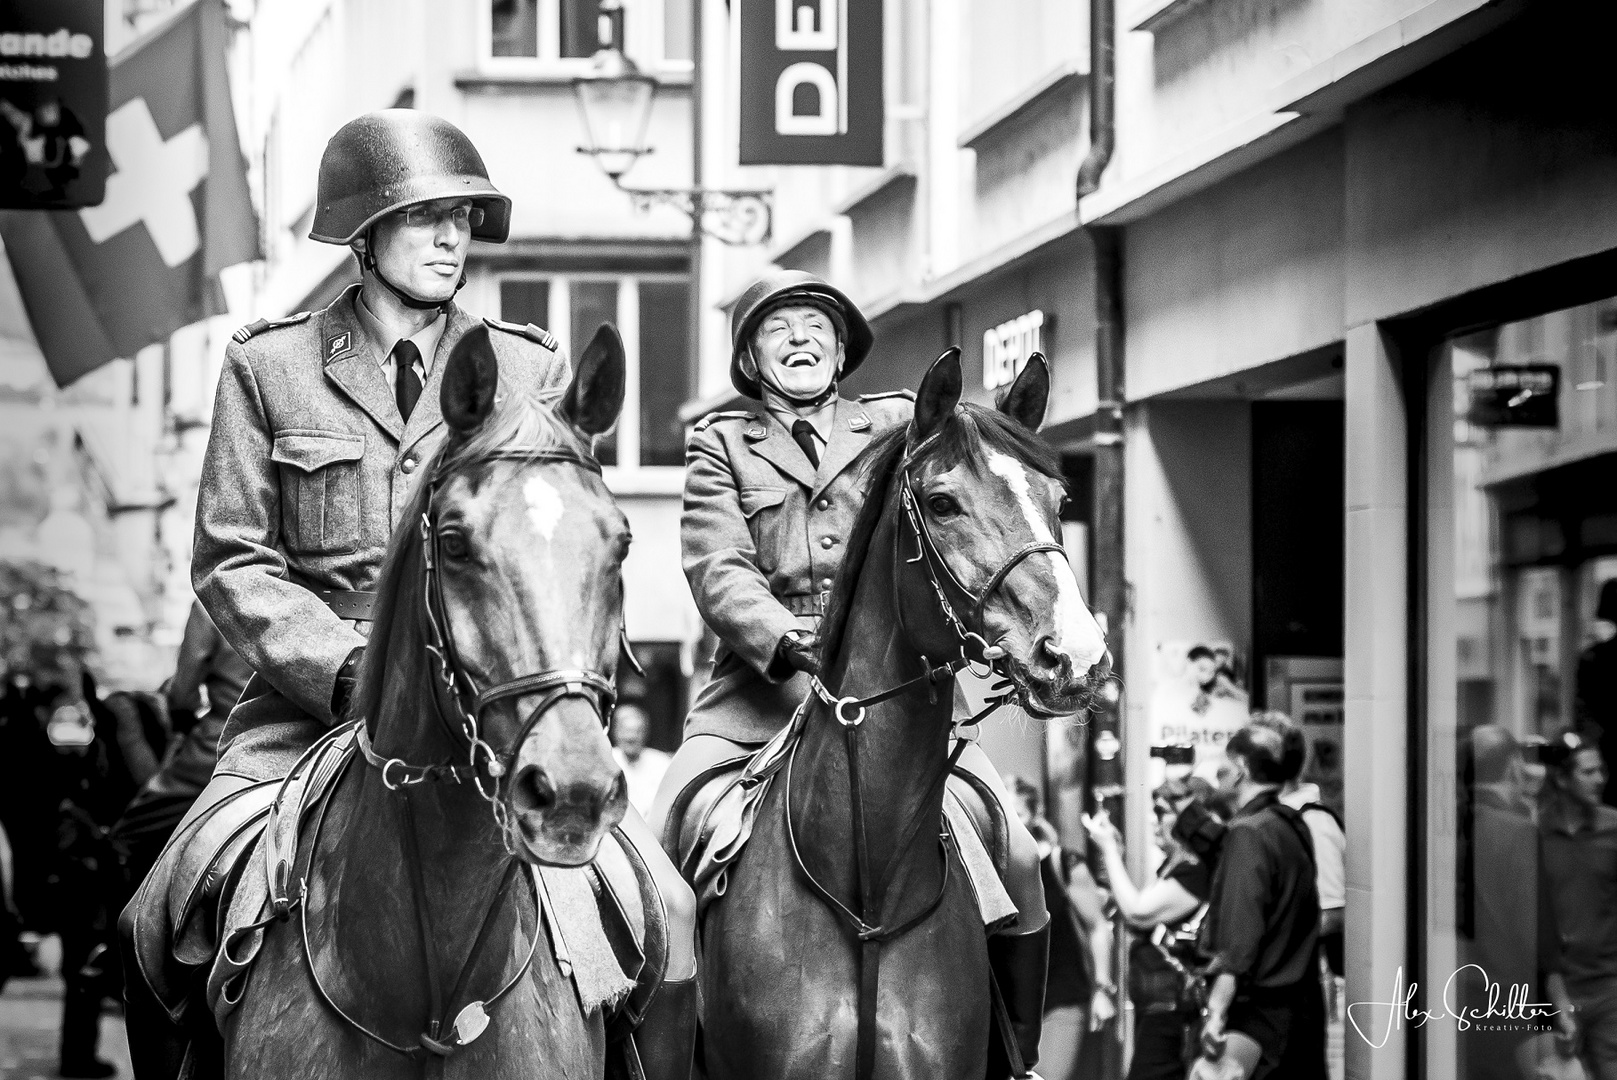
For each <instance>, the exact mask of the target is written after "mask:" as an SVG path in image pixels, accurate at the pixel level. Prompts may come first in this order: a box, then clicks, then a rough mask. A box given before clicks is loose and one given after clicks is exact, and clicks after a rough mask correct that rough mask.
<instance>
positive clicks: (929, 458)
mask: <svg viewBox="0 0 1617 1080" xmlns="http://www.w3.org/2000/svg"><path fill="white" fill-rule="evenodd" d="M909 434H910V425H908V424H906V425H904V426H902V427H895V428H892V429H891V430H889V431H885V432H883V433H882V434H880V435H878V436H876V438H875V440H874V441H873V442H872V443H871V444H870V447H869V449H867V450H866V451H865V464H864V465H863V466H862V468H863V470H864V474H865V477H866V479H867V484H866V489H865V490H866V492H867V494H866V496H865V503H864V505H863V506H861V507H860V508H859V515H858V517H856V518H855V519H854V523H853V529H852V530H851V531H850V532H849V534H848V544H847V554H846V555H844V556H843V559H842V567H841V569H840V570H838V572H837V577H836V582H835V583H834V584H833V585H832V587H831V598H830V600H829V601H828V602H827V604H826V609H825V618H824V620H823V621H822V622H821V624H820V669H821V670H822V671H829V670H830V669H831V662H832V661H833V660H834V659H836V656H837V653H838V651H839V650H840V649H841V647H842V637H843V633H844V631H845V630H846V629H847V626H848V619H849V617H850V616H851V615H852V614H853V601H854V596H855V594H856V593H857V592H858V589H859V578H860V575H861V573H862V572H863V570H864V567H865V561H866V559H867V558H868V557H869V555H870V547H871V543H872V541H873V540H874V539H875V536H876V529H877V526H879V525H880V524H881V522H882V519H883V518H884V516H885V515H886V513H887V504H888V503H889V502H890V501H891V499H892V496H893V485H894V483H896V482H898V479H899V476H900V472H901V469H900V466H901V465H902V464H903V461H904V451H905V449H906V448H907V443H908V440H909ZM985 450H998V451H999V452H1000V453H1003V454H1006V455H1008V456H1010V457H1012V458H1015V459H1016V460H1017V461H1019V462H1021V463H1022V464H1023V465H1026V466H1027V467H1029V468H1031V469H1033V470H1035V471H1037V472H1039V473H1042V474H1044V475H1045V476H1048V477H1051V478H1052V479H1055V480H1063V481H1064V480H1065V477H1064V476H1063V475H1062V472H1061V461H1060V459H1059V458H1058V457H1057V456H1056V454H1055V452H1054V451H1052V450H1051V449H1050V448H1049V447H1048V446H1046V445H1045V444H1044V443H1042V442H1040V441H1039V439H1038V437H1037V436H1035V435H1034V434H1033V433H1032V432H1030V431H1029V430H1028V429H1027V428H1025V427H1023V426H1022V425H1021V424H1019V423H1017V422H1016V421H1015V420H1012V419H1011V418H1010V417H1008V416H1006V415H1005V414H1003V413H1001V412H999V411H998V410H997V409H992V408H989V407H988V406H986V405H978V404H975V403H973V402H969V401H966V402H961V403H960V404H959V405H958V406H956V407H955V409H954V411H953V412H951V413H950V414H949V415H948V416H946V417H944V420H943V423H942V425H941V426H940V427H939V429H938V431H937V434H936V435H935V436H934V437H933V438H932V439H930V440H928V441H927V443H926V444H925V445H924V446H923V448H922V450H921V452H920V454H918V455H917V456H916V458H915V460H913V461H912V462H910V464H911V466H912V467H915V466H920V465H923V464H929V463H931V462H933V461H937V462H938V463H939V464H941V465H942V466H943V467H944V468H953V467H954V466H955V465H958V464H961V463H964V464H965V465H966V467H967V468H968V469H970V470H971V471H972V473H973V474H974V475H977V476H981V475H982V473H981V462H982V459H983V452H984V451H985Z"/></svg>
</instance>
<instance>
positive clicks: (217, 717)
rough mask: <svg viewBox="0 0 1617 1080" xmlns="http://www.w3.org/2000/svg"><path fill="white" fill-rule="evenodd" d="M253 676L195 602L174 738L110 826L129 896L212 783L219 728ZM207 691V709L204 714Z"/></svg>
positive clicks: (182, 658) (177, 679)
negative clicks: (120, 857) (122, 862)
mask: <svg viewBox="0 0 1617 1080" xmlns="http://www.w3.org/2000/svg"><path fill="white" fill-rule="evenodd" d="M252 674H253V669H252V668H250V667H248V666H247V662H246V661H245V660H243V659H242V658H241V657H239V656H237V655H236V650H235V649H232V648H231V647H230V643H229V642H227V641H226V640H225V639H224V637H223V636H222V635H221V634H220V633H219V631H218V629H217V628H216V627H215V626H214V625H213V620H212V619H210V618H208V613H207V612H206V611H204V610H202V605H201V604H200V603H197V602H196V601H194V600H193V601H192V602H191V615H190V617H189V618H188V619H187V620H186V623H185V636H184V637H183V638H182V639H181V641H180V652H179V656H178V658H177V659H176V661H175V665H174V677H173V678H172V679H170V680H169V684H168V691H167V693H166V695H165V696H166V698H167V701H168V711H169V716H170V718H171V723H172V725H173V728H174V733H175V735H176V738H175V739H174V742H173V745H172V746H171V747H170V749H169V752H168V754H167V756H166V757H164V759H163V763H162V766H161V767H160V768H159V769H158V770H157V773H156V775H154V776H152V777H151V778H150V779H148V780H146V781H145V783H144V784H143V786H142V787H141V789H140V791H139V792H137V793H136V795H135V797H134V799H132V800H131V801H130V803H129V805H128V807H126V808H125V809H124V812H123V816H122V817H121V818H119V819H118V823H117V824H116V825H114V826H113V830H112V836H113V840H114V841H115V842H116V843H117V844H118V846H119V849H120V850H121V851H122V852H123V857H124V866H125V872H126V876H127V879H128V880H127V886H128V889H129V892H130V894H131V895H133V892H134V890H135V888H136V887H138V886H139V884H140V881H141V879H142V878H144V877H145V876H146V872H147V871H148V870H150V869H151V868H152V865H153V864H154V863H156V862H157V856H158V855H159V854H161V853H162V850H163V845H164V844H166V843H168V838H169V836H170V834H172V833H173V832H174V829H175V826H177V825H179V823H180V820H181V819H182V818H184V817H185V812H186V811H187V810H189V809H191V804H192V803H194V802H195V801H196V798H197V796H198V795H200V794H201V793H202V789H203V788H204V787H206V786H207V784H208V779H209V777H211V776H212V775H213V766H214V764H215V762H217V761H218V759H219V733H220V732H222V731H223V730H224V726H225V719H226V718H227V717H229V715H230V710H231V709H232V708H234V707H235V705H236V699H237V698H239V697H241V691H242V688H243V687H245V686H246V685H247V680H248V679H250V678H252ZM204 691H205V692H206V693H207V712H205V713H203V714H202V715H201V717H200V718H199V717H198V715H197V714H198V712H199V711H200V710H201V708H202V705H203V693H204Z"/></svg>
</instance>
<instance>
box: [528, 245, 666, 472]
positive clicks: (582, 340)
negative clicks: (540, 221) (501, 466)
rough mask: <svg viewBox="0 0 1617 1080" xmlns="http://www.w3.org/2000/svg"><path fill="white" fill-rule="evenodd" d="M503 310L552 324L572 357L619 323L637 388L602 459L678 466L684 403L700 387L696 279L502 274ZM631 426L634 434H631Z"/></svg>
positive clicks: (602, 448)
mask: <svg viewBox="0 0 1617 1080" xmlns="http://www.w3.org/2000/svg"><path fill="white" fill-rule="evenodd" d="M500 317H501V318H502V319H506V320H508V321H511V322H525V323H526V322H531V323H534V324H535V325H538V326H543V327H547V328H549V329H550V330H551V332H552V333H554V334H556V336H557V337H559V338H561V339H562V342H563V344H564V345H565V346H566V347H567V349H568V353H569V355H570V356H572V357H574V358H576V357H577V355H578V353H579V352H580V351H581V350H582V349H583V348H584V347H585V346H586V345H588V344H589V341H590V338H592V337H593V336H594V335H595V332H596V330H597V329H598V328H599V327H600V326H601V324H602V323H606V322H610V323H613V324H615V325H616V326H617V327H618V328H619V331H620V333H622V334H623V339H624V347H625V349H626V350H627V352H628V358H627V359H628V369H629V375H630V377H631V378H632V379H634V380H635V383H634V385H635V387H636V389H637V390H638V393H636V394H630V395H628V396H627V399H626V400H625V403H624V413H623V416H622V418H621V419H620V420H619V421H618V425H617V427H616V428H614V429H613V430H612V432H610V433H609V434H608V435H607V436H606V437H604V438H602V439H601V440H600V441H599V442H598V443H597V445H596V452H597V454H598V455H599V456H600V458H601V462H602V464H605V465H615V466H618V467H620V468H631V469H632V468H646V467H658V466H661V467H674V468H677V467H680V466H682V465H683V464H684V461H685V433H684V428H683V426H682V425H681V423H680V420H679V407H680V406H681V405H683V404H684V403H685V402H686V401H688V400H689V399H690V398H691V397H692V396H693V395H694V393H695V383H694V379H693V376H692V373H691V363H690V284H689V282H688V281H687V280H685V279H684V278H680V277H676V276H672V275H648V276H640V275H613V276H607V275H579V276H568V275H552V276H538V275H512V276H509V277H505V278H503V279H501V281H500ZM625 431H627V432H629V433H630V435H631V436H632V437H625V436H624V435H623V433H624V432H625Z"/></svg>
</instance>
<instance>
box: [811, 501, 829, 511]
mask: <svg viewBox="0 0 1617 1080" xmlns="http://www.w3.org/2000/svg"><path fill="white" fill-rule="evenodd" d="M814 509H816V510H829V509H831V500H830V499H821V500H820V501H819V502H817V503H815V504H814Z"/></svg>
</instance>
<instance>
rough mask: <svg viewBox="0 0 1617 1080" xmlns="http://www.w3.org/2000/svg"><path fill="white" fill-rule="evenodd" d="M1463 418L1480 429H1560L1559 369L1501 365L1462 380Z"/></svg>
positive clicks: (1542, 365) (1550, 365) (1528, 365)
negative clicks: (1465, 401)
mask: <svg viewBox="0 0 1617 1080" xmlns="http://www.w3.org/2000/svg"><path fill="white" fill-rule="evenodd" d="M1465 383H1466V391H1467V393H1468V395H1469V397H1470V403H1469V407H1468V408H1467V409H1466V414H1465V418H1466V419H1467V420H1468V421H1470V422H1471V423H1473V424H1476V425H1478V426H1480V427H1533V428H1553V427H1560V426H1561V410H1560V400H1561V369H1560V368H1559V367H1557V366H1556V365H1555V364H1500V365H1497V366H1495V367H1485V368H1478V369H1477V370H1475V371H1473V372H1471V373H1469V374H1468V375H1467V376H1466V378H1465Z"/></svg>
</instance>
